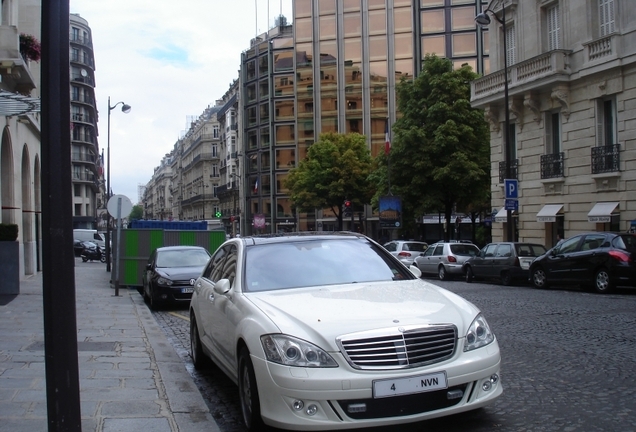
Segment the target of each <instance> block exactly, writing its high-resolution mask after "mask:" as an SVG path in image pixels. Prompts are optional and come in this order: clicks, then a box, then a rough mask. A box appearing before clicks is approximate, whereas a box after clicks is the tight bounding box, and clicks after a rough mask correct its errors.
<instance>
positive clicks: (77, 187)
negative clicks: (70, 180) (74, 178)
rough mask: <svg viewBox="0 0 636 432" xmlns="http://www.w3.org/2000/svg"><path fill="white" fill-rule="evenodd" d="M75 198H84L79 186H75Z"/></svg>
mask: <svg viewBox="0 0 636 432" xmlns="http://www.w3.org/2000/svg"><path fill="white" fill-rule="evenodd" d="M73 191H74V194H73V195H74V196H76V197H80V196H82V186H81V185H78V184H74V185H73Z"/></svg>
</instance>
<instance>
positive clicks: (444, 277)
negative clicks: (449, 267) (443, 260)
mask: <svg viewBox="0 0 636 432" xmlns="http://www.w3.org/2000/svg"><path fill="white" fill-rule="evenodd" d="M437 276H438V277H439V280H441V281H445V280H448V273H446V268H445V267H444V265H443V264H442V265H441V266H439V267H438V268H437Z"/></svg>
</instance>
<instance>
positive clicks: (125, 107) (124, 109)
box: [106, 96, 130, 272]
mask: <svg viewBox="0 0 636 432" xmlns="http://www.w3.org/2000/svg"><path fill="white" fill-rule="evenodd" d="M119 104H121V110H122V112H124V113H125V114H128V113H129V112H130V105H127V104H125V103H124V102H121V101H120V102H117V103H116V104H115V105H113V106H111V105H110V96H109V97H108V140H107V147H106V164H107V167H106V203H108V200H109V199H110V195H111V193H110V112H111V111H112V110H114V109H115V108H116V107H117V105H119ZM106 271H107V272H109V271H110V215H109V214H108V212H106Z"/></svg>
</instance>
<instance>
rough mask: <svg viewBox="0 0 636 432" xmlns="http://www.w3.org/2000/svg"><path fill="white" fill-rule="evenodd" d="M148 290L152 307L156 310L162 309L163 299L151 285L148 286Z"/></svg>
mask: <svg viewBox="0 0 636 432" xmlns="http://www.w3.org/2000/svg"><path fill="white" fill-rule="evenodd" d="M148 290H149V291H150V294H149V296H148V297H149V298H150V309H152V310H154V311H157V310H159V309H161V300H159V299H158V298H156V296H155V293H154V292H153V291H154V290H153V289H152V287H151V286H148Z"/></svg>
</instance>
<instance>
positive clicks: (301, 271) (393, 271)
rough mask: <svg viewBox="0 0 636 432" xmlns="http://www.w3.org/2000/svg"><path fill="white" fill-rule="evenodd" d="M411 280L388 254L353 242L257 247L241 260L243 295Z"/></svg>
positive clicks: (342, 240)
mask: <svg viewBox="0 0 636 432" xmlns="http://www.w3.org/2000/svg"><path fill="white" fill-rule="evenodd" d="M413 278H414V276H413V274H412V273H410V272H409V271H408V270H407V269H406V268H404V266H403V265H402V264H400V263H398V262H395V261H394V260H393V259H392V258H391V256H390V255H389V254H388V253H385V252H383V251H381V250H380V248H378V247H377V246H376V245H374V244H373V243H371V242H368V241H366V240H360V239H357V238H350V239H341V238H339V239H313V240H303V241H292V242H285V243H268V244H261V245H256V246H250V247H249V248H247V251H246V257H245V290H246V291H266V290H278V289H286V288H299V287H310V286H319V285H334V284H348V283H360V282H373V281H393V280H403V279H413Z"/></svg>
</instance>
